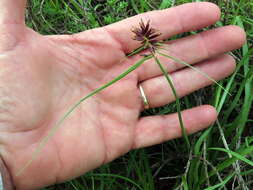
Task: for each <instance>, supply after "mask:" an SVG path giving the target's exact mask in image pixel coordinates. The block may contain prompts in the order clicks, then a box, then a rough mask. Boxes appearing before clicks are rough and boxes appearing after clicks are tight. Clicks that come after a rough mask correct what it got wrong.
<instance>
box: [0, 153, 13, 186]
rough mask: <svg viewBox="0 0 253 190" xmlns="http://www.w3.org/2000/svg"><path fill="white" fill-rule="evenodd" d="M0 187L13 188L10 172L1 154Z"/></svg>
mask: <svg viewBox="0 0 253 190" xmlns="http://www.w3.org/2000/svg"><path fill="white" fill-rule="evenodd" d="M0 189H1V190H2V189H3V190H14V189H15V187H14V184H13V182H12V178H11V174H10V172H9V170H8V168H7V167H6V165H5V162H4V160H3V159H2V158H1V156H0Z"/></svg>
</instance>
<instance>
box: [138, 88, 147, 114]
mask: <svg viewBox="0 0 253 190" xmlns="http://www.w3.org/2000/svg"><path fill="white" fill-rule="evenodd" d="M139 89H140V92H141V98H142V100H143V105H144V109H149V103H148V99H147V96H146V94H145V92H144V90H143V88H142V86H141V85H140V84H139Z"/></svg>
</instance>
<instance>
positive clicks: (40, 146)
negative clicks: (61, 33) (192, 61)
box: [16, 55, 152, 176]
mask: <svg viewBox="0 0 253 190" xmlns="http://www.w3.org/2000/svg"><path fill="white" fill-rule="evenodd" d="M151 58H152V56H151V55H150V56H147V57H144V58H142V59H141V60H139V61H138V62H137V63H136V64H134V65H133V66H131V67H130V68H128V69H127V70H126V71H125V72H123V73H122V74H120V75H119V76H117V77H116V78H114V79H113V80H111V81H110V82H108V83H106V84H105V85H103V86H101V87H99V88H97V89H95V90H94V91H92V92H91V93H90V94H88V95H87V96H85V97H83V98H81V99H80V100H79V101H78V102H76V103H75V104H74V105H73V106H72V107H70V109H69V110H68V111H67V112H66V113H65V114H64V115H63V117H62V118H61V119H60V120H59V121H58V122H57V123H56V125H55V126H54V127H53V128H51V129H50V130H49V132H48V134H47V135H46V136H45V137H44V138H43V139H42V140H41V141H40V143H39V145H38V147H37V149H36V150H35V151H34V152H33V154H32V158H31V159H30V160H29V161H28V162H27V163H26V164H25V165H24V166H23V167H22V168H21V169H20V170H19V171H18V172H17V174H16V176H19V175H20V174H21V173H22V172H23V171H24V170H25V169H26V168H27V167H28V166H30V165H31V163H32V162H33V161H34V160H35V159H36V158H37V157H38V156H39V153H40V152H41V150H42V148H43V147H44V146H45V145H46V143H47V142H48V141H49V139H50V137H52V136H53V135H54V134H55V133H56V131H57V129H59V127H60V126H61V124H62V123H63V122H64V120H65V119H66V118H67V117H68V116H69V115H70V114H71V113H73V111H74V110H75V109H76V108H77V107H78V106H79V105H80V104H81V103H82V102H83V101H85V100H86V99H88V98H90V97H92V96H94V95H95V94H97V93H98V92H100V91H102V90H104V89H105V88H107V87H109V86H111V85H112V84H114V83H115V82H117V81H118V80H120V79H122V78H123V77H125V76H126V75H128V74H129V73H130V72H132V71H134V70H135V69H137V68H138V67H139V66H141V65H142V64H143V63H144V62H145V61H147V60H148V59H151Z"/></svg>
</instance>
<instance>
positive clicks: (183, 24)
mask: <svg viewBox="0 0 253 190" xmlns="http://www.w3.org/2000/svg"><path fill="white" fill-rule="evenodd" d="M219 18H220V9H219V7H218V6H217V5H215V4H213V3H208V2H198V3H186V4H183V5H180V6H177V7H173V8H169V9H166V10H158V11H151V12H147V13H143V14H139V15H137V16H134V17H131V18H128V19H125V20H123V21H120V22H117V23H114V24H111V25H108V26H105V27H104V29H105V30H106V31H107V32H108V33H109V34H110V35H111V36H112V38H113V39H115V40H116V41H117V42H118V43H119V44H120V45H121V48H122V50H123V51H124V52H125V53H129V52H131V51H133V50H134V49H136V48H138V47H139V46H140V43H139V42H137V41H134V40H132V38H133V33H132V32H131V30H132V28H133V27H138V25H139V22H140V20H141V19H142V20H144V22H147V21H148V20H150V24H151V27H153V28H155V29H157V30H159V31H160V32H161V33H162V35H161V36H160V37H159V39H160V40H161V39H166V38H169V37H171V36H173V35H176V34H179V33H182V32H187V31H191V30H197V29H201V28H203V27H206V26H209V25H211V24H214V23H215V22H216V21H218V20H219Z"/></svg>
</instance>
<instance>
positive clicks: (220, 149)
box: [209, 148, 253, 166]
mask: <svg viewBox="0 0 253 190" xmlns="http://www.w3.org/2000/svg"><path fill="white" fill-rule="evenodd" d="M209 150H218V151H222V152H226V153H228V154H231V155H233V156H234V157H236V158H238V159H239V160H241V161H243V162H245V163H247V164H249V165H251V166H253V162H252V161H251V160H249V159H247V158H245V157H243V156H242V155H240V154H238V153H236V152H233V151H231V150H227V149H224V148H209Z"/></svg>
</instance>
